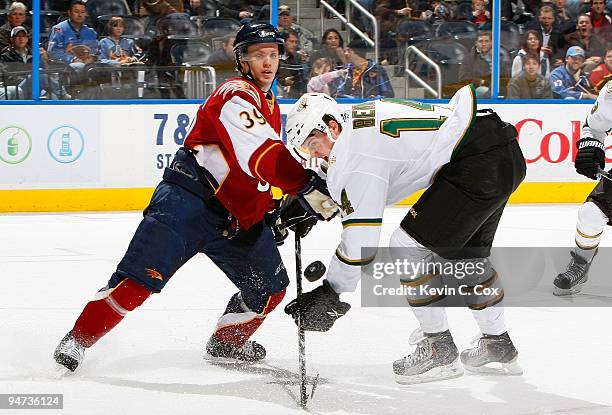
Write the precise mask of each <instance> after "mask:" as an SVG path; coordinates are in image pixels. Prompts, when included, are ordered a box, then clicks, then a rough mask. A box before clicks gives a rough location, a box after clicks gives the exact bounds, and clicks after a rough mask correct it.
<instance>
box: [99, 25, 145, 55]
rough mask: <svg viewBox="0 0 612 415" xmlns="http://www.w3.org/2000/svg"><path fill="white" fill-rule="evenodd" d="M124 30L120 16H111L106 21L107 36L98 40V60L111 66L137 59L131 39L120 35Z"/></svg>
mask: <svg viewBox="0 0 612 415" xmlns="http://www.w3.org/2000/svg"><path fill="white" fill-rule="evenodd" d="M124 30H125V22H124V21H123V18H122V17H119V16H113V17H111V18H110V20H109V21H108V33H109V36H107V37H105V38H104V39H102V40H100V62H102V63H107V64H110V65H113V66H120V65H127V64H130V63H134V62H136V61H137V59H136V57H135V56H134V55H135V54H136V53H137V50H136V45H135V44H134V40H133V39H129V38H126V37H123V38H122V37H121V35H123V31H124Z"/></svg>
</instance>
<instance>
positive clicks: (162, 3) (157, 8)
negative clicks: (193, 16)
mask: <svg viewBox="0 0 612 415" xmlns="http://www.w3.org/2000/svg"><path fill="white" fill-rule="evenodd" d="M138 14H139V16H140V17H141V19H143V20H144V21H145V27H146V32H147V33H148V34H149V35H151V36H156V35H158V34H159V33H158V32H159V30H160V29H159V28H158V23H160V22H159V20H160V19H162V18H164V17H171V18H180V17H181V15H184V18H185V19H188V18H189V17H188V15H187V14H186V13H185V6H184V4H183V0H140V9H139V11H138ZM166 25H167V23H166Z"/></svg>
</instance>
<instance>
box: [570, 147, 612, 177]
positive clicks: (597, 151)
mask: <svg viewBox="0 0 612 415" xmlns="http://www.w3.org/2000/svg"><path fill="white" fill-rule="evenodd" d="M576 147H578V154H576V161H575V162H574V166H575V167H576V171H577V172H578V173H579V174H582V175H583V176H586V177H588V178H589V179H593V180H597V169H598V167H599V168H602V169H603V168H604V166H605V163H606V153H605V147H604V145H603V143H602V142H600V141H599V140H596V139H595V138H592V137H585V138H582V139H580V140H578V142H577V143H576Z"/></svg>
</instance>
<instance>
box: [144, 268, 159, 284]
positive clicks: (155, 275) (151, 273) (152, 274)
mask: <svg viewBox="0 0 612 415" xmlns="http://www.w3.org/2000/svg"><path fill="white" fill-rule="evenodd" d="M145 272H146V273H147V275H148V276H149V277H150V278H153V279H155V280H160V281H163V280H164V276H163V275H161V274H160V273H159V272H158V271H155V270H154V269H151V268H145Z"/></svg>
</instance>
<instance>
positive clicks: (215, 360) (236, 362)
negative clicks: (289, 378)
mask: <svg viewBox="0 0 612 415" xmlns="http://www.w3.org/2000/svg"><path fill="white" fill-rule="evenodd" d="M204 360H206V361H207V362H209V363H212V364H215V365H220V366H251V365H256V364H257V363H262V362H264V361H265V360H266V359H265V358H264V359H261V360H240V359H235V358H230V357H218V356H213V355H211V354H208V353H206V354H205V355H204Z"/></svg>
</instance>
